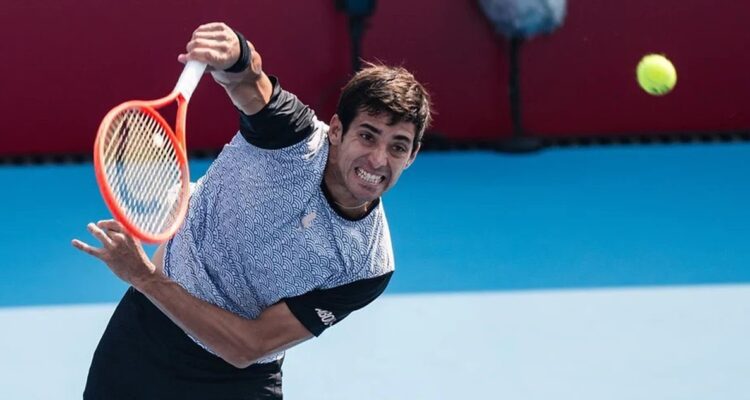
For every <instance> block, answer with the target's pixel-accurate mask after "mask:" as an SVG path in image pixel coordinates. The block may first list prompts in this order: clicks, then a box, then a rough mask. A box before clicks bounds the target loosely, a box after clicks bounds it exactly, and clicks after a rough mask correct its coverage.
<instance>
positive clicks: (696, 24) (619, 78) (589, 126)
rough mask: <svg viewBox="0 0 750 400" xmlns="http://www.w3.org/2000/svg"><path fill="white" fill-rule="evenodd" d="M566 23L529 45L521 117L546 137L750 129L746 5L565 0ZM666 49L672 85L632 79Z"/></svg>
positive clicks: (749, 12)
mask: <svg viewBox="0 0 750 400" xmlns="http://www.w3.org/2000/svg"><path fill="white" fill-rule="evenodd" d="M568 4H569V10H568V11H569V12H568V19H567V21H566V23H565V26H564V27H563V28H562V29H561V30H559V31H558V32H556V33H554V34H553V35H552V36H550V37H546V38H538V39H536V40H533V41H531V42H529V43H527V44H526V46H525V47H524V49H523V55H522V65H521V67H522V71H523V75H522V90H523V111H524V120H525V122H526V127H527V128H528V130H530V131H532V132H535V133H537V134H539V135H542V136H550V137H553V136H555V137H564V136H585V135H620V134H627V133H635V134H638V133H645V134H650V133H660V132H695V131H710V132H717V131H733V130H734V131H738V130H750V111H748V110H749V109H750V108H749V107H748V105H749V104H750V73H748V71H750V29H749V28H748V16H750V3H748V2H743V1H722V2H715V1H710V0H679V1H678V0H662V1H658V2H654V1H649V0H628V1H614V2H613V1H597V0H573V1H568ZM650 52H657V53H661V52H663V53H665V54H666V55H667V56H668V57H669V58H670V59H671V60H672V61H673V63H674V64H675V67H676V68H677V73H678V81H677V86H676V88H675V90H674V92H672V93H671V94H669V95H667V96H664V97H659V98H657V97H651V96H649V95H647V94H646V93H644V92H643V91H641V89H640V88H639V87H638V85H637V84H636V81H635V67H636V64H637V63H638V61H639V59H640V57H642V56H643V55H644V54H646V53H650Z"/></svg>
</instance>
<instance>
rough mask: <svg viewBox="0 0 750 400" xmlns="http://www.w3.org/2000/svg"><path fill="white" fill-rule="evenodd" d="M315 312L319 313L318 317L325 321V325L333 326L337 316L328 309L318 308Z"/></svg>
mask: <svg viewBox="0 0 750 400" xmlns="http://www.w3.org/2000/svg"><path fill="white" fill-rule="evenodd" d="M315 312H317V313H318V318H320V321H321V322H322V323H323V325H325V326H327V327H330V326H332V325H333V324H334V323H335V322H336V316H335V315H333V313H332V312H330V311H328V310H323V309H320V308H316V309H315Z"/></svg>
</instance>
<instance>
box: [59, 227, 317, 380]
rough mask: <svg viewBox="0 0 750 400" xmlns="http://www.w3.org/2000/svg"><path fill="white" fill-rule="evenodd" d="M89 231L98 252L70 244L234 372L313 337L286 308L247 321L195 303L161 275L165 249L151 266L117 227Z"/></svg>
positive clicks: (275, 308) (76, 242)
mask: <svg viewBox="0 0 750 400" xmlns="http://www.w3.org/2000/svg"><path fill="white" fill-rule="evenodd" d="M88 229H89V231H90V232H91V234H92V235H93V236H94V237H96V238H97V239H99V241H101V242H102V247H101V248H95V247H92V246H90V245H88V244H86V243H84V242H82V241H80V240H73V246H75V247H76V248H78V249H79V250H82V251H84V252H86V253H88V254H90V255H92V256H95V257H97V258H99V259H100V260H102V261H104V262H105V263H106V264H107V266H108V267H109V268H110V269H111V270H112V272H114V273H115V275H117V276H118V277H119V278H120V279H122V280H123V281H125V282H127V283H129V284H130V285H132V286H133V287H135V288H136V289H137V290H138V291H140V292H141V293H143V294H144V295H146V296H147V297H148V298H149V299H150V300H151V302H153V303H154V304H155V305H156V306H157V307H159V309H161V310H162V312H164V313H165V314H166V315H167V316H168V317H169V318H170V319H171V320H172V321H173V322H174V323H175V324H177V325H178V326H179V327H180V328H182V329H183V330H184V331H185V332H187V333H188V334H190V335H192V336H193V337H195V338H196V339H198V340H200V341H201V342H202V343H203V344H205V345H206V346H207V347H208V348H209V349H211V351H213V352H214V353H215V354H216V355H217V356H219V357H221V358H222V359H223V360H224V361H226V362H228V363H230V364H232V365H234V366H235V367H237V368H244V367H246V366H248V365H250V364H252V363H253V362H255V361H256V360H258V359H260V358H262V357H264V356H267V355H269V354H272V353H275V352H277V351H281V350H284V349H288V348H290V347H292V346H294V345H296V344H298V343H301V342H303V341H305V340H307V339H309V338H311V337H312V336H313V335H312V333H310V331H308V330H307V328H305V327H304V326H303V325H302V323H301V322H300V321H299V320H298V319H297V318H296V317H295V316H294V314H292V312H291V311H290V309H289V307H288V306H287V305H286V303H284V302H280V303H278V304H275V305H273V306H271V307H269V308H267V309H266V310H265V311H263V313H262V314H261V315H260V316H259V317H258V318H257V319H255V320H249V319H246V318H243V317H240V316H238V315H236V314H233V313H231V312H229V311H226V310H224V309H222V308H220V307H217V306H215V305H213V304H210V303H207V302H205V301H203V300H200V299H198V298H195V297H193V296H192V295H191V294H190V293H188V292H187V291H186V290H185V289H184V288H182V287H181V286H180V285H179V284H177V283H176V282H174V281H172V280H170V279H169V278H168V277H167V276H165V275H164V273H163V272H162V266H163V263H162V257H163V256H162V253H163V249H162V248H159V249H158V250H157V253H156V254H155V255H154V262H151V261H150V260H149V259H148V257H147V256H146V254H145V252H144V251H143V247H142V246H141V244H140V243H139V242H138V241H137V240H135V239H134V238H133V237H132V236H130V235H128V234H127V233H126V232H125V231H124V230H123V228H122V226H121V225H120V224H119V223H118V222H117V221H114V220H107V221H100V222H99V223H97V224H93V223H92V224H89V226H88Z"/></svg>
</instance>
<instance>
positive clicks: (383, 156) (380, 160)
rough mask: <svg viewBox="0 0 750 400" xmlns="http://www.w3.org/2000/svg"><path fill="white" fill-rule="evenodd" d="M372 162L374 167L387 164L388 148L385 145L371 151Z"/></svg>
mask: <svg viewBox="0 0 750 400" xmlns="http://www.w3.org/2000/svg"><path fill="white" fill-rule="evenodd" d="M369 158H370V164H371V166H372V167H373V168H380V167H382V166H385V164H386V163H387V160H388V154H387V150H386V149H385V147H383V146H378V147H376V148H374V149H372V151H371V152H370V157H369Z"/></svg>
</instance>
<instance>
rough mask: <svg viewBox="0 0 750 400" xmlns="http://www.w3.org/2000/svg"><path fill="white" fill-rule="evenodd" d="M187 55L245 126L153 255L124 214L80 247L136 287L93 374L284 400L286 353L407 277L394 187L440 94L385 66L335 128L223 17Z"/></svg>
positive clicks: (91, 395) (344, 108)
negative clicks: (391, 213)
mask: <svg viewBox="0 0 750 400" xmlns="http://www.w3.org/2000/svg"><path fill="white" fill-rule="evenodd" d="M178 60H179V61H181V62H186V61H187V60H198V61H202V62H205V63H207V64H208V65H209V70H210V71H211V73H212V75H213V77H214V79H215V80H216V82H218V83H219V84H220V85H221V86H223V87H224V89H225V90H226V92H227V94H228V95H229V98H230V99H231V100H232V102H233V103H234V105H235V107H236V108H237V109H238V111H239V114H240V129H239V132H238V133H237V134H236V135H235V136H234V137H233V138H232V139H231V141H230V143H228V144H227V145H226V146H225V147H224V149H223V150H222V152H221V154H220V155H219V156H218V157H217V158H216V160H215V161H214V162H213V163H212V164H211V166H210V168H209V169H208V171H207V172H206V174H205V175H204V176H203V177H202V178H201V179H200V180H198V182H197V183H196V185H195V187H194V191H193V193H192V195H191V199H190V206H189V211H188V216H187V217H186V219H185V221H184V223H183V225H182V227H181V228H180V230H179V231H178V233H177V234H176V235H175V236H174V237H173V238H172V239H171V240H169V241H168V242H166V243H165V244H164V245H162V246H160V247H159V248H158V249H157V251H156V252H155V254H154V256H153V259H151V260H149V258H148V257H147V256H146V254H145V253H144V251H143V248H142V247H141V244H140V243H139V242H138V241H137V240H135V239H134V238H133V237H131V236H130V235H128V234H127V233H126V232H125V231H124V230H123V228H122V226H121V225H120V224H119V223H118V222H116V221H113V220H107V221H100V222H98V223H96V224H94V223H91V224H89V225H88V229H89V231H90V232H91V234H92V235H93V236H94V237H95V238H96V239H97V240H99V241H100V242H101V245H100V246H99V247H94V246H91V245H89V244H86V243H84V242H82V241H80V240H77V239H76V240H73V245H74V246H75V247H76V248H78V249H80V250H82V251H84V252H86V253H88V254H90V255H92V256H94V257H97V258H99V259H101V260H102V261H104V262H105V263H106V264H107V266H108V267H109V268H110V269H111V270H112V271H113V272H114V273H115V274H116V275H117V276H118V277H119V278H120V279H122V280H123V281H125V282H126V283H128V284H130V285H131V287H130V288H129V289H128V290H127V292H126V293H125V295H124V297H123V298H122V300H121V301H120V303H119V304H118V306H117V308H116V310H115V312H114V314H113V316H112V318H111V320H110V322H109V324H108V326H107V328H106V330H105V332H104V335H103V337H102V338H101V341H100V342H99V345H98V347H97V349H96V352H95V354H94V357H93V361H92V363H91V367H90V370H89V375H88V380H87V383H86V389H85V393H84V398H86V399H107V400H112V399H281V398H282V391H281V364H282V360H283V357H284V350H286V349H288V348H290V347H292V346H294V345H296V344H298V343H300V342H303V341H305V340H307V339H310V338H311V337H313V336H318V335H320V334H321V333H323V331H325V330H326V329H327V328H330V327H332V326H333V325H335V324H337V323H339V322H340V321H341V320H342V319H344V318H345V317H346V316H347V315H349V314H350V313H351V312H353V311H355V310H358V309H360V308H362V307H364V306H365V305H367V304H369V303H370V302H372V301H373V300H374V299H375V298H376V297H378V296H379V295H380V294H381V293H382V292H383V290H384V289H385V287H386V285H387V284H388V282H389V280H390V278H391V275H392V273H393V270H394V262H393V250H392V246H391V238H390V234H389V230H388V223H387V221H386V215H385V211H384V209H383V204H382V203H381V201H380V196H381V195H382V194H383V192H385V191H386V190H388V189H389V188H391V187H393V185H394V184H396V182H397V181H398V178H399V176H400V175H401V173H402V172H403V171H404V169H406V168H407V167H408V166H409V165H410V164H411V163H412V162H413V161H414V159H415V157H416V156H417V153H418V152H419V148H420V140H421V138H422V135H423V133H424V130H425V128H426V127H427V126H428V125H429V123H430V119H431V116H430V98H429V95H428V93H427V92H426V91H425V89H424V88H423V87H422V85H420V84H419V83H418V82H417V81H416V80H415V79H414V77H413V76H412V75H411V74H410V73H409V72H407V71H406V70H404V69H402V68H392V67H387V66H380V65H369V66H367V68H365V69H364V70H362V71H360V72H359V73H357V74H356V75H355V76H354V77H353V78H352V79H351V80H350V81H349V82H348V83H347V84H346V86H345V87H344V89H343V91H342V94H341V97H340V99H339V103H338V106H337V110H336V114H335V115H334V116H333V117H332V118H331V119H330V122H329V123H328V124H325V123H323V122H321V121H319V120H318V119H317V118H316V116H315V114H314V113H313V111H312V110H311V109H310V108H308V107H307V106H305V105H304V104H302V103H301V102H300V101H299V100H298V99H297V98H296V97H295V96H294V95H292V94H291V93H289V92H287V91H285V90H284V89H282V87H281V85H280V83H279V81H278V79H276V78H275V77H273V76H268V75H266V74H265V73H264V72H263V70H262V63H261V56H260V54H259V53H258V52H257V51H256V50H255V48H254V47H253V45H252V44H251V43H249V42H247V41H246V40H245V39H244V38H243V37H242V35H241V34H240V33H238V32H235V31H234V30H232V29H231V28H230V27H228V26H226V25H225V24H222V23H210V24H206V25H202V26H200V27H199V28H197V29H196V30H195V32H194V33H193V37H192V39H191V40H190V42H189V43H188V44H187V52H186V53H185V54H181V55H179V56H178Z"/></svg>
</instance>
